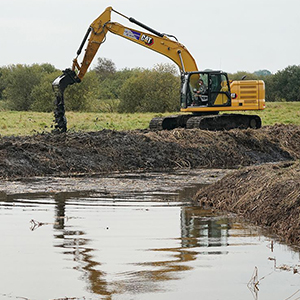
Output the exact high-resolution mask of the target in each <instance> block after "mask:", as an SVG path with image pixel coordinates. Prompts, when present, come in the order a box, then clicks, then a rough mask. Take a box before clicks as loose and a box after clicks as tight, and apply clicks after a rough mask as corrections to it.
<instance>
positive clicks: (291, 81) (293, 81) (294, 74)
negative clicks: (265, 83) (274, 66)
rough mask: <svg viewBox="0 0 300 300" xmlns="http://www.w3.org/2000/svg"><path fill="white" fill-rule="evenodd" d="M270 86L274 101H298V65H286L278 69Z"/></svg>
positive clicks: (299, 87)
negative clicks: (280, 69)
mask: <svg viewBox="0 0 300 300" xmlns="http://www.w3.org/2000/svg"><path fill="white" fill-rule="evenodd" d="M270 87H271V88H272V92H273V95H274V100H275V101H300V66H296V65H293V66H288V67H287V68H285V69H283V70H282V71H278V72H277V73H276V74H275V75H274V78H273V82H272V86H270Z"/></svg>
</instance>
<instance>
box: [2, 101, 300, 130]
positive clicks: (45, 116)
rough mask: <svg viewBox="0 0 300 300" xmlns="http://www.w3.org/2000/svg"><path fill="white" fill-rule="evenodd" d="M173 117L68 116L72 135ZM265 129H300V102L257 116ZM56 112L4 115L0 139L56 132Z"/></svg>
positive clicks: (271, 106) (138, 126)
mask: <svg viewBox="0 0 300 300" xmlns="http://www.w3.org/2000/svg"><path fill="white" fill-rule="evenodd" d="M175 113H178V112H173V113H163V114H161V113H103V112H67V113H66V116H67V120H68V129H69V130H70V131H99V130H102V129H113V130H134V129H145V128H147V127H148V126H149V122H150V120H151V119H152V118H153V117H158V116H163V115H170V114H175ZM247 113H252V114H254V113H255V114H258V115H259V116H260V117H261V118H262V122H263V126H266V125H274V124H295V125H300V102H269V103H267V108H266V109H265V110H263V111H258V112H247ZM53 119H54V117H53V112H49V113H44V112H32V111H3V110H2V111H1V110H0V135H31V134H35V133H41V132H50V131H51V130H52V129H53V128H52V127H51V126H53V125H54V123H53Z"/></svg>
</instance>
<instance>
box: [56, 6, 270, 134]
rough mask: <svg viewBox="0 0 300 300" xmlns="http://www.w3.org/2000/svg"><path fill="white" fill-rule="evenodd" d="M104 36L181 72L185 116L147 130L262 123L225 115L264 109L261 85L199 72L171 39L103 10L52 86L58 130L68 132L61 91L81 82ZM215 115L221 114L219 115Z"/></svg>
mask: <svg viewBox="0 0 300 300" xmlns="http://www.w3.org/2000/svg"><path fill="white" fill-rule="evenodd" d="M112 12H115V13H117V14H119V15H121V16H122V17H124V18H126V19H127V20H129V21H130V22H132V23H134V24H136V25H138V26H140V27H141V28H143V29H145V30H147V32H142V31H139V30H136V29H132V28H129V27H125V26H123V25H121V24H119V23H116V22H112V21H111V13H112ZM108 31H109V32H111V33H114V34H116V35H118V36H120V37H123V38H125V39H128V40H130V41H132V42H135V43H137V44H139V45H141V46H144V47H146V48H148V49H151V50H153V51H156V52H158V53H160V54H162V55H165V56H167V57H169V58H170V59H171V60H172V61H173V62H175V63H176V64H177V65H178V67H179V69H180V74H181V97H180V107H181V108H180V110H181V112H184V113H183V114H179V115H174V116H167V117H160V118H154V119H152V120H151V121H150V124H149V127H150V129H151V130H164V129H169V130H170V129H174V128H178V127H182V128H188V129H190V128H200V129H207V130H229V129H232V128H249V127H250V128H260V127H261V119H260V117H259V116H257V115H245V114H236V113H234V114H233V113H226V112H232V111H246V110H249V111H250V110H252V111H253V110H254V111H255V110H262V109H264V108H265V84H264V82H263V81H262V80H240V81H229V79H228V76H227V74H226V73H224V72H222V71H198V68H197V64H196V62H195V60H194V58H193V56H192V55H191V54H190V53H189V51H188V50H187V48H186V47H185V46H184V45H182V44H181V43H179V42H178V40H177V39H176V37H175V36H173V35H169V34H165V33H160V32H158V31H156V30H154V29H152V28H150V27H149V26H147V25H145V24H143V23H141V22H139V21H137V20H136V19H134V18H131V17H127V16H125V15H123V14H121V13H120V12H118V11H116V10H114V9H113V8H112V7H107V8H106V9H105V11H104V12H103V13H102V14H101V15H100V16H99V17H98V18H97V19H96V20H95V21H94V22H93V23H92V24H91V25H90V26H89V28H88V30H87V32H86V34H85V36H84V38H83V41H82V43H81V44H80V47H79V49H78V51H77V56H76V58H75V59H74V60H73V65H72V68H71V69H66V70H64V71H63V74H62V75H61V76H59V77H58V78H56V79H55V80H54V81H53V83H52V87H53V90H54V92H55V95H56V101H55V105H56V108H55V112H54V117H55V123H56V125H55V128H56V130H57V131H61V132H64V131H66V130H67V120H66V117H65V105H64V90H65V88H66V87H67V86H68V85H71V84H74V83H79V82H81V80H82V78H83V77H84V75H85V74H86V72H87V70H88V68H89V66H90V64H91V62H92V61H93V58H94V56H95V55H96V53H97V51H98V49H99V47H100V45H101V44H102V43H103V42H104V41H105V37H106V34H107V32H108ZM148 32H149V33H148ZM87 40H88V44H87V47H86V49H85V54H84V57H83V60H82V62H81V63H80V64H79V63H78V60H77V59H78V56H79V55H80V54H81V52H82V49H83V47H84V45H85V44H86V42H87ZM187 112H189V114H187ZM219 112H225V113H222V114H219Z"/></svg>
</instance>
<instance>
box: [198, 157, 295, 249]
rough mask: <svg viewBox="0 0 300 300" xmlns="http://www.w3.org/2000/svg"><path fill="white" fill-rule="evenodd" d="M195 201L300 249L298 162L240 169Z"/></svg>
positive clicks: (211, 187) (212, 186) (210, 187)
mask: <svg viewBox="0 0 300 300" xmlns="http://www.w3.org/2000/svg"><path fill="white" fill-rule="evenodd" d="M195 199H196V201H197V202H198V203H199V204H200V205H201V206H203V207H209V208H212V209H215V210H220V211H227V212H233V213H235V214H238V215H240V216H242V217H243V218H246V219H248V220H249V221H251V222H252V223H255V224H257V225H259V226H263V227H264V228H267V229H268V231H269V232H272V233H274V234H276V235H278V236H280V237H281V240H283V241H284V242H287V243H291V244H293V245H295V246H296V245H297V246H300V161H296V162H285V163H284V162H282V163H277V164H264V165H261V166H255V167H253V166H252V167H246V168H243V169H242V170H238V171H235V172H233V173H232V174H229V175H226V176H225V177H224V178H222V179H221V180H219V181H218V182H216V183H214V184H212V185H209V186H208V187H206V188H204V189H202V190H200V191H199V192H198V194H197V195H196V197H195Z"/></svg>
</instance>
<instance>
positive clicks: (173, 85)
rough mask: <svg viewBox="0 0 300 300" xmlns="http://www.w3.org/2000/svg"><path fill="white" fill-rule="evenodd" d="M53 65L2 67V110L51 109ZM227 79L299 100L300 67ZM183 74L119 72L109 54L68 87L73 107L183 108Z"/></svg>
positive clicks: (166, 67) (166, 69)
mask: <svg viewBox="0 0 300 300" xmlns="http://www.w3.org/2000/svg"><path fill="white" fill-rule="evenodd" d="M61 74H62V72H61V71H60V70H57V69H56V68H55V67H54V66H53V65H51V64H40V65H38V64H33V65H21V64H18V65H9V66H4V67H1V68H0V109H7V110H17V111H41V112H51V111H53V109H54V93H53V91H52V85H51V83H52V82H53V80H54V79H55V78H56V77H58V76H59V75H61ZM228 75H229V79H232V80H240V79H241V78H242V77H243V76H245V75H246V76H247V77H246V79H262V80H264V81H265V84H266V101H300V93H299V92H300V91H299V89H300V66H296V65H293V66H288V67H287V68H285V69H283V70H281V71H278V72H276V73H275V74H271V72H269V71H268V70H259V71H257V72H254V73H247V72H237V73H234V74H228ZM179 98H180V76H179V74H178V71H177V66H175V65H171V64H159V65H156V66H154V67H153V68H152V69H140V68H135V69H122V70H117V68H116V66H115V64H114V63H113V62H112V61H111V60H109V59H106V58H99V59H98V61H97V64H96V66H95V67H94V68H93V69H91V70H90V71H89V72H87V74H86V75H85V77H84V79H83V80H82V82H81V83H80V84H74V85H72V86H69V87H68V88H67V89H66V91H65V102H66V109H67V110H69V111H98V112H121V113H123V112H128V113H133V112H158V113H162V112H167V111H168V112H171V111H178V110H179Z"/></svg>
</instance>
